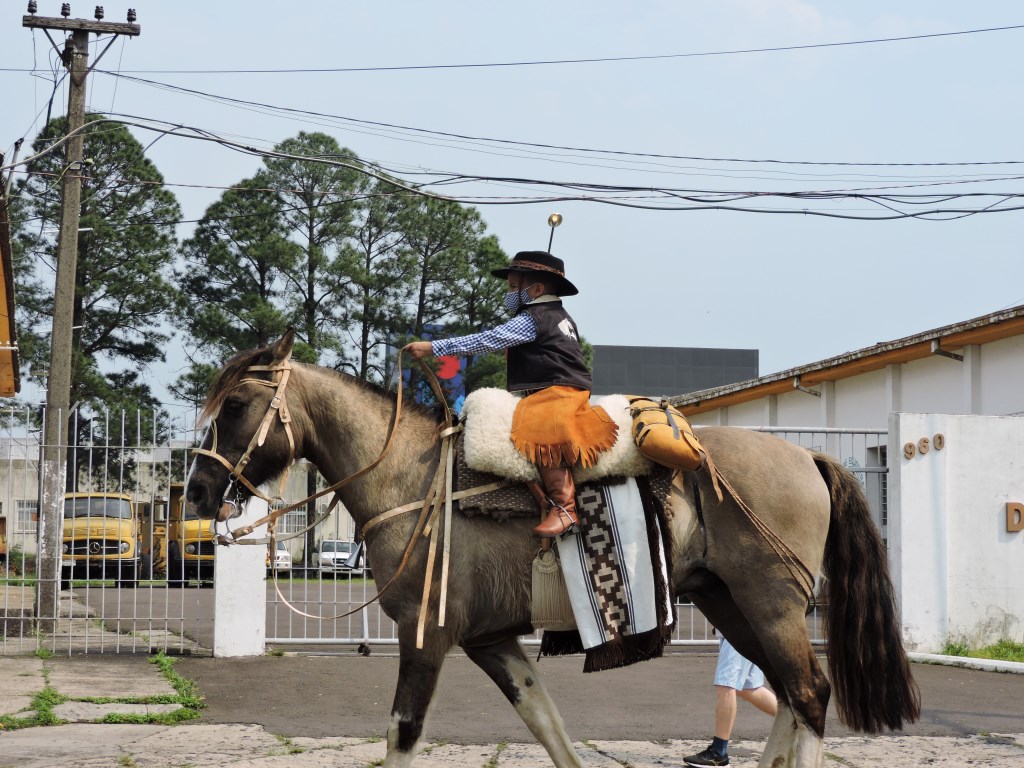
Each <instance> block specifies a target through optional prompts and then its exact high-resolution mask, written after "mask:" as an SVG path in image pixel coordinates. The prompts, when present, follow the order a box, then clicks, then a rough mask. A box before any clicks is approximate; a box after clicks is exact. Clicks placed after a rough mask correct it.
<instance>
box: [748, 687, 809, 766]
mask: <svg viewBox="0 0 1024 768" xmlns="http://www.w3.org/2000/svg"><path fill="white" fill-rule="evenodd" d="M757 765H758V768H823V766H824V765H825V742H824V741H823V740H822V739H821V738H820V737H819V736H818V734H817V733H815V732H814V730H813V729H812V728H810V727H808V726H807V724H806V723H804V722H803V720H802V719H801V718H799V717H797V716H796V715H795V714H794V712H793V710H792V709H790V708H789V706H788V705H787V704H786V703H785V702H784V701H783V700H782V699H779V711H778V714H777V715H776V716H775V722H774V723H773V724H772V731H771V733H770V734H769V735H768V743H767V744H766V745H765V747H764V752H763V753H762V754H761V760H760V762H758V764H757Z"/></svg>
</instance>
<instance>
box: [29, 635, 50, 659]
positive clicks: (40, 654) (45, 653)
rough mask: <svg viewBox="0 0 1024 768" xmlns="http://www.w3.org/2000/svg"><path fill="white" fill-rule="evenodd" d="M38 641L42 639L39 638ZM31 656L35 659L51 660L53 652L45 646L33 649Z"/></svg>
mask: <svg viewBox="0 0 1024 768" xmlns="http://www.w3.org/2000/svg"><path fill="white" fill-rule="evenodd" d="M40 640H42V638H40ZM33 655H34V656H35V657H36V658H37V659H52V658H53V651H51V650H50V649H49V648H47V647H46V646H45V645H40V646H39V647H38V648H36V649H35V651H34V653H33Z"/></svg>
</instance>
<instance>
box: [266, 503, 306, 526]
mask: <svg viewBox="0 0 1024 768" xmlns="http://www.w3.org/2000/svg"><path fill="white" fill-rule="evenodd" d="M289 503H290V502H284V501H276V502H274V504H273V506H272V509H283V508H284V507H287V506H288V505H289ZM305 527H306V510H305V509H293V510H292V511H291V512H285V514H284V517H281V518H279V519H278V521H277V532H278V534H288V533H298V532H299V531H301V530H302V529H303V528H305Z"/></svg>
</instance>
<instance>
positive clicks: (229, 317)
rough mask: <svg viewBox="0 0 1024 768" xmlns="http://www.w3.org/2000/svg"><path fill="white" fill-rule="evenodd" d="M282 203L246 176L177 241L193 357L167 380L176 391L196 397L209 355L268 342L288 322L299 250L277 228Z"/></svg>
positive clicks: (184, 320) (182, 319) (182, 320)
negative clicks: (290, 282) (291, 279)
mask: <svg viewBox="0 0 1024 768" xmlns="http://www.w3.org/2000/svg"><path fill="white" fill-rule="evenodd" d="M282 207H283V203H282V200H281V198H280V196H279V195H277V193H275V192H274V191H272V190H269V189H267V188H266V187H264V186H262V184H261V181H260V180H258V179H246V180H244V181H242V182H240V183H239V184H237V185H235V187H234V188H233V189H230V190H228V191H227V192H225V193H224V195H223V196H222V197H221V198H220V200H218V201H217V202H215V203H214V204H213V205H211V206H210V207H209V208H207V209H206V213H205V214H204V215H203V218H202V219H201V220H200V222H199V224H198V225H197V226H196V229H195V232H194V234H193V236H192V237H191V238H189V239H188V240H186V241H185V242H184V243H183V244H182V248H181V255H182V260H181V266H180V267H179V269H178V270H177V272H176V279H177V281H178V285H179V287H180V289H181V292H182V295H183V301H182V302H181V303H180V305H179V306H178V311H177V319H178V322H179V324H180V327H182V328H183V329H184V330H185V331H186V332H187V338H189V339H190V340H192V346H193V351H192V356H193V359H194V363H193V365H192V366H191V367H190V369H189V370H188V371H186V373H185V374H183V375H182V376H181V377H180V378H179V379H178V380H177V381H176V382H175V384H174V392H175V394H176V396H178V397H179V398H181V399H184V400H186V401H187V402H194V403H195V402H201V401H202V400H203V399H204V398H205V392H206V390H207V389H208V388H209V385H210V384H211V383H212V378H213V374H214V373H215V372H216V371H215V368H214V367H213V363H214V362H215V361H222V360H225V359H227V358H228V357H230V356H231V355H233V354H234V353H235V352H237V351H239V350H241V349H251V348H253V347H258V346H263V345H265V344H268V343H270V342H271V341H273V340H274V339H276V338H278V337H279V336H280V335H281V334H283V333H284V331H285V330H286V329H287V328H288V324H289V317H288V314H287V312H286V310H285V306H284V305H285V299H286V293H287V283H288V280H289V275H291V273H292V272H293V271H294V270H295V269H296V267H297V265H298V264H299V261H300V259H301V256H302V254H301V249H300V247H299V246H298V244H296V243H294V242H292V241H291V240H289V239H288V238H287V237H286V236H285V226H284V221H283V219H284V217H283V216H282V214H281V209H282ZM198 348H201V349H202V358H203V359H201V360H196V359H195V358H196V357H197V354H198Z"/></svg>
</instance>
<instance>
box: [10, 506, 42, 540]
mask: <svg viewBox="0 0 1024 768" xmlns="http://www.w3.org/2000/svg"><path fill="white" fill-rule="evenodd" d="M15 514H16V518H15V521H14V530H15V533H35V531H36V520H38V519H39V502H38V501H37V500H35V499H18V500H17V501H16V502H15Z"/></svg>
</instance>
